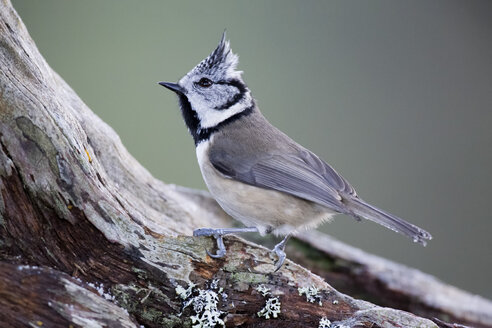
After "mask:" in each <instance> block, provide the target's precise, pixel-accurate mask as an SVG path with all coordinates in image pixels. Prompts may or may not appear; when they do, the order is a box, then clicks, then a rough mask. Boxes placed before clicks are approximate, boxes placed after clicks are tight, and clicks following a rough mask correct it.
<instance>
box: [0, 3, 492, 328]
mask: <svg viewBox="0 0 492 328" xmlns="http://www.w3.org/2000/svg"><path fill="white" fill-rule="evenodd" d="M0 68H1V70H0V226H1V227H0V319H1V320H0V326H2V327H19V326H26V327H35V326H48V327H77V326H89V327H103V326H110V327H116V326H121V327H138V326H139V325H145V326H146V327H189V326H191V325H192V318H194V320H195V322H198V321H203V322H205V320H207V319H206V316H205V314H206V313H205V312H206V309H205V308H204V307H203V308H200V307H199V306H198V305H199V304H198V303H200V302H202V299H201V298H200V297H201V296H203V295H205V296H206V297H209V298H210V299H211V300H208V301H207V302H208V303H207V304H208V306H209V307H210V306H211V303H210V302H212V303H213V302H215V303H214V305H213V306H214V309H215V310H214V311H215V314H216V315H217V316H218V318H219V320H222V321H223V322H224V323H225V324H226V325H227V326H237V325H242V326H245V327H246V326H251V327H304V326H306V327H317V326H318V323H319V321H320V319H321V318H323V317H324V318H327V319H329V320H330V321H331V322H334V323H338V324H345V325H347V326H352V327H353V326H357V327H393V326H400V327H403V326H405V327H408V326H412V327H436V326H437V324H436V323H434V322H432V321H430V320H428V319H425V318H422V317H418V316H416V315H414V314H411V313H408V312H404V311H401V310H397V309H389V308H383V307H380V306H377V305H374V304H371V303H368V302H365V301H361V300H357V299H354V298H352V297H350V296H347V295H345V294H342V293H340V292H338V291H337V290H335V289H334V288H332V287H331V286H330V285H328V284H327V283H326V282H325V281H324V280H323V279H322V278H321V277H319V276H317V275H315V274H312V273H311V272H309V271H308V270H306V269H304V268H303V267H301V266H299V265H297V264H295V263H293V262H291V261H287V263H286V265H285V266H284V267H283V268H282V269H281V270H280V271H279V272H278V273H272V269H273V263H274V261H273V260H272V259H271V258H270V253H269V251H268V250H267V249H266V248H264V247H261V246H258V245H256V244H254V243H252V242H248V241H245V240H242V239H239V238H236V237H230V238H226V247H227V248H228V250H229V252H228V256H227V257H226V258H224V259H219V260H214V259H211V258H210V257H209V256H207V254H206V252H205V250H206V249H212V248H213V247H214V243H213V241H212V240H210V239H208V238H193V237H190V236H191V234H192V231H193V229H195V228H197V227H203V226H213V227H220V226H222V227H224V226H230V225H231V221H230V219H229V218H228V217H227V216H226V215H225V214H224V213H223V212H222V211H221V210H220V208H219V207H218V206H217V204H215V202H213V200H211V199H210V197H209V196H208V194H206V193H203V192H197V191H192V190H187V189H184V188H179V187H174V186H170V185H166V184H164V183H163V182H161V181H158V180H156V179H154V178H153V177H152V176H151V175H150V174H149V173H148V171H147V170H145V169H144V168H143V167H142V166H141V165H140V164H139V163H138V162H137V161H136V160H135V159H134V158H133V157H132V156H131V155H130V154H129V153H128V152H127V150H126V149H125V148H124V146H123V145H122V144H121V141H120V139H119V138H118V136H117V135H116V133H115V132H114V131H113V130H112V129H111V128H110V127H109V126H108V125H106V124H105V123H104V122H102V121H101V120H100V119H99V118H98V117H97V116H96V115H95V114H94V113H93V112H91V111H90V109H89V108H88V107H87V106H86V105H85V104H84V103H83V102H82V101H81V100H80V99H79V98H78V97H77V95H76V94H75V93H74V92H73V90H72V89H71V88H70V87H69V86H68V85H67V84H66V83H65V82H64V81H63V79H61V78H60V77H59V76H58V75H57V74H56V73H55V72H54V71H53V70H52V69H51V68H50V67H49V66H48V64H47V63H46V61H45V60H44V59H43V57H42V56H41V54H40V53H39V52H38V50H37V48H36V46H35V44H34V42H33V41H32V39H31V38H30V36H29V35H28V32H27V30H26V28H25V26H24V24H23V23H22V21H21V19H20V18H19V16H18V15H17V13H16V12H15V10H14V9H13V8H12V5H11V4H10V2H9V1H8V0H1V1H0ZM310 247H312V246H310ZM305 264H306V265H308V266H311V265H313V263H312V262H311V263H309V261H307V262H305ZM313 268H317V267H316V266H313ZM323 270H325V271H326V272H327V271H329V270H330V268H329V267H327V268H323ZM318 273H319V274H323V271H318ZM191 282H192V283H193V284H195V285H196V286H195V287H190V288H189V289H188V287H189V286H190V283H191ZM260 285H263V286H264V288H267V289H269V290H270V294H269V295H267V296H264V295H262V294H261V293H260V292H258V290H257V288H258V287H259V286H260ZM299 287H316V288H317V289H318V290H319V294H318V296H317V299H319V301H321V302H322V305H320V304H319V303H317V302H315V303H311V302H308V301H307V300H306V297H305V296H300V295H299V292H298V288H299ZM180 288H181V289H180ZM180 290H188V291H189V293H187V292H182V293H181V294H180V292H179V291H180ZM177 291H178V292H177ZM205 296H204V297H205ZM272 297H278V300H279V302H280V304H281V305H280V312H279V313H278V315H277V317H276V318H273V317H272V318H270V319H266V318H265V317H260V316H259V315H258V312H260V311H261V310H262V309H264V307H265V304H266V302H267V301H268V299H269V298H272ZM215 299H216V301H214V300H215ZM209 312H211V311H209ZM438 314H439V313H438ZM453 319H456V320H457V321H461V322H473V321H472V320H468V319H466V320H462V318H461V317H460V316H455V317H453ZM208 320H211V319H208ZM467 320H468V321H467ZM476 323H479V324H480V325H482V326H484V327H485V326H486V324H489V323H490V321H489V322H488V323H487V322H485V323H483V322H476ZM440 325H442V324H440Z"/></svg>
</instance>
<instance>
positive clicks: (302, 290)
mask: <svg viewBox="0 0 492 328" xmlns="http://www.w3.org/2000/svg"><path fill="white" fill-rule="evenodd" d="M297 291H298V292H299V296H302V295H303V294H304V295H306V301H308V302H309V303H314V302H318V304H319V306H322V305H323V303H322V302H321V295H319V289H318V288H317V287H315V286H311V287H299V288H298V289H297Z"/></svg>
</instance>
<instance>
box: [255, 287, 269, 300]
mask: <svg viewBox="0 0 492 328" xmlns="http://www.w3.org/2000/svg"><path fill="white" fill-rule="evenodd" d="M256 291H257V292H258V293H260V294H261V295H262V296H263V297H265V296H267V295H270V294H271V293H270V288H268V287H267V286H265V285H259V286H258V287H256Z"/></svg>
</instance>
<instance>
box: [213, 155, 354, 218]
mask: <svg viewBox="0 0 492 328" xmlns="http://www.w3.org/2000/svg"><path fill="white" fill-rule="evenodd" d="M237 155H238V154H234V156H233V155H232V154H230V153H228V152H227V151H223V150H222V151H221V150H217V149H215V150H212V151H211V152H210V153H209V158H210V161H211V163H212V165H213V166H214V167H215V168H216V169H217V170H218V171H219V172H221V173H222V174H224V175H225V176H228V177H230V178H232V179H235V180H239V181H241V182H244V183H247V184H249V185H253V186H257V187H261V188H267V189H273V190H278V191H281V192H285V193H288V194H291V195H294V196H297V197H300V198H303V199H306V200H309V201H313V202H315V203H318V204H321V205H324V206H327V207H328V208H331V209H333V210H335V211H337V212H340V213H347V209H346V207H345V205H344V204H343V203H342V196H341V195H340V193H342V194H344V195H347V194H349V195H353V196H355V190H354V189H353V188H352V186H350V184H349V183H348V182H347V181H346V180H345V179H344V178H343V177H342V176H340V175H339V174H338V173H337V172H336V171H335V170H334V169H333V168H332V167H330V166H329V165H328V164H326V163H325V162H324V161H322V160H321V159H320V158H319V157H318V156H316V155H315V154H313V153H311V152H310V151H308V150H305V149H302V150H299V151H298V152H296V153H278V152H277V153H273V154H265V153H263V154H255V157H254V158H253V159H251V157H250V156H247V155H245V156H237ZM258 155H259V156H258Z"/></svg>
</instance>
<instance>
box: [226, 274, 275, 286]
mask: <svg viewBox="0 0 492 328" xmlns="http://www.w3.org/2000/svg"><path fill="white" fill-rule="evenodd" d="M231 280H232V281H234V282H243V283H247V284H261V283H267V282H268V277H267V276H265V275H264V274H259V273H252V272H233V273H231Z"/></svg>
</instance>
